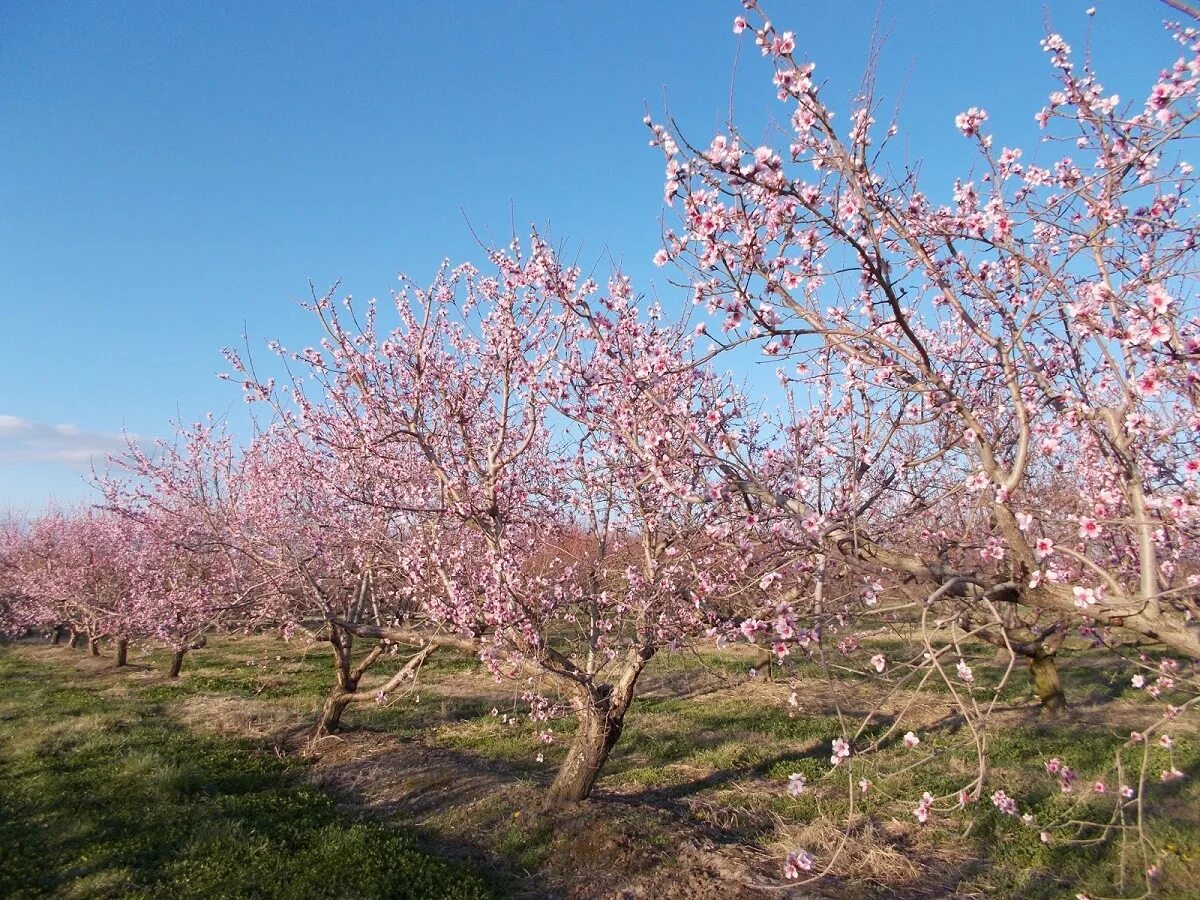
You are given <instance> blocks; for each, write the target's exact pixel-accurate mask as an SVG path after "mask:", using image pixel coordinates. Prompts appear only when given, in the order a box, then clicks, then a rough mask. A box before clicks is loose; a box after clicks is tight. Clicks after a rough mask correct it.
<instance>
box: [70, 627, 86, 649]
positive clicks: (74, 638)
mask: <svg viewBox="0 0 1200 900" xmlns="http://www.w3.org/2000/svg"><path fill="white" fill-rule="evenodd" d="M82 639H83V635H82V634H80V633H79V632H78V631H76V630H75V629H74V628H72V629H71V642H70V644H69V645H68V646H69V647H70V648H71V649H72V650H74V649H75V648H76V647H78V646H79V642H80V640H82Z"/></svg>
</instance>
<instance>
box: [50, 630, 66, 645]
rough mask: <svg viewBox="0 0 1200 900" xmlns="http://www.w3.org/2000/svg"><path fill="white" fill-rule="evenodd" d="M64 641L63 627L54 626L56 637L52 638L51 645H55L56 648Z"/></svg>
mask: <svg viewBox="0 0 1200 900" xmlns="http://www.w3.org/2000/svg"><path fill="white" fill-rule="evenodd" d="M62 639H63V627H62V626H61V625H55V626H54V637H52V638H51V639H50V643H52V644H54V645H55V646H58V645H59V644H61V643H62Z"/></svg>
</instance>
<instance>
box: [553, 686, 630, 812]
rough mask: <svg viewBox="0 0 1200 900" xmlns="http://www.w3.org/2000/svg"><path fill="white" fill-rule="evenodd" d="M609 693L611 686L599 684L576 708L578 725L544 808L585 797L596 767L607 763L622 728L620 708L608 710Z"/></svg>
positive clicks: (592, 782) (597, 768)
mask: <svg viewBox="0 0 1200 900" xmlns="http://www.w3.org/2000/svg"><path fill="white" fill-rule="evenodd" d="M605 689H607V690H605ZM611 694H612V688H611V686H610V685H607V684H602V685H600V690H597V691H596V692H595V693H594V694H593V695H592V697H591V698H590V700H591V702H589V703H585V704H583V705H581V706H580V707H579V708H577V709H576V718H577V719H578V721H579V727H578V728H577V729H576V731H575V737H574V739H573V740H572V741H571V749H570V750H569V751H568V752H567V758H566V759H564V760H563V762H562V766H561V767H560V768H559V770H558V774H557V775H556V776H555V778H554V783H553V784H551V785H550V790H549V792H548V793H547V794H546V799H545V808H546V809H555V808H560V807H564V806H571V805H573V804H575V803H578V802H580V801H581V800H586V799H587V798H588V796H589V795H590V794H591V793H592V788H593V787H595V785H596V779H597V778H599V777H600V770H601V769H603V768H604V764H605V763H606V762H608V756H609V754H610V753H611V752H612V748H613V747H615V746H616V744H617V741H618V740H620V738H621V731H622V730H623V729H624V727H625V714H624V711H623V710H622V711H620V712H617V711H615V710H613V709H612V706H611V703H610V698H611Z"/></svg>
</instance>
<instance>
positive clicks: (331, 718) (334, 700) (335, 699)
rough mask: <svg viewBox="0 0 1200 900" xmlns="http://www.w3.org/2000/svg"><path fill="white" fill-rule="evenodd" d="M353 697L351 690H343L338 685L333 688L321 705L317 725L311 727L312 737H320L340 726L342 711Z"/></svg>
mask: <svg viewBox="0 0 1200 900" xmlns="http://www.w3.org/2000/svg"><path fill="white" fill-rule="evenodd" d="M353 698H354V692H353V691H344V690H342V689H341V687H340V686H339V687H336V688H334V689H333V690H332V691H331V692H330V693H329V696H328V697H326V698H325V705H324V706H322V707H321V718H320V719H319V720H317V727H316V728H315V729H313V737H315V738H322V737H325V736H326V735H327V734H332V733H333V732H335V731H337V730H338V729H339V728H341V725H342V713H344V712H345V711H346V707H347V706H349V705H350V701H351V700H352V699H353Z"/></svg>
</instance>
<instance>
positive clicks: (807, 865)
mask: <svg viewBox="0 0 1200 900" xmlns="http://www.w3.org/2000/svg"><path fill="white" fill-rule="evenodd" d="M814 863H815V860H814V859H813V858H812V855H811V854H810V853H809V852H808V851H807V850H798V851H797V852H795V853H789V854H788V855H787V860H786V861H785V862H784V864H783V877H784V878H787V879H796V878H799V877H800V873H801V872H811V871H812V867H813V864H814Z"/></svg>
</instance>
